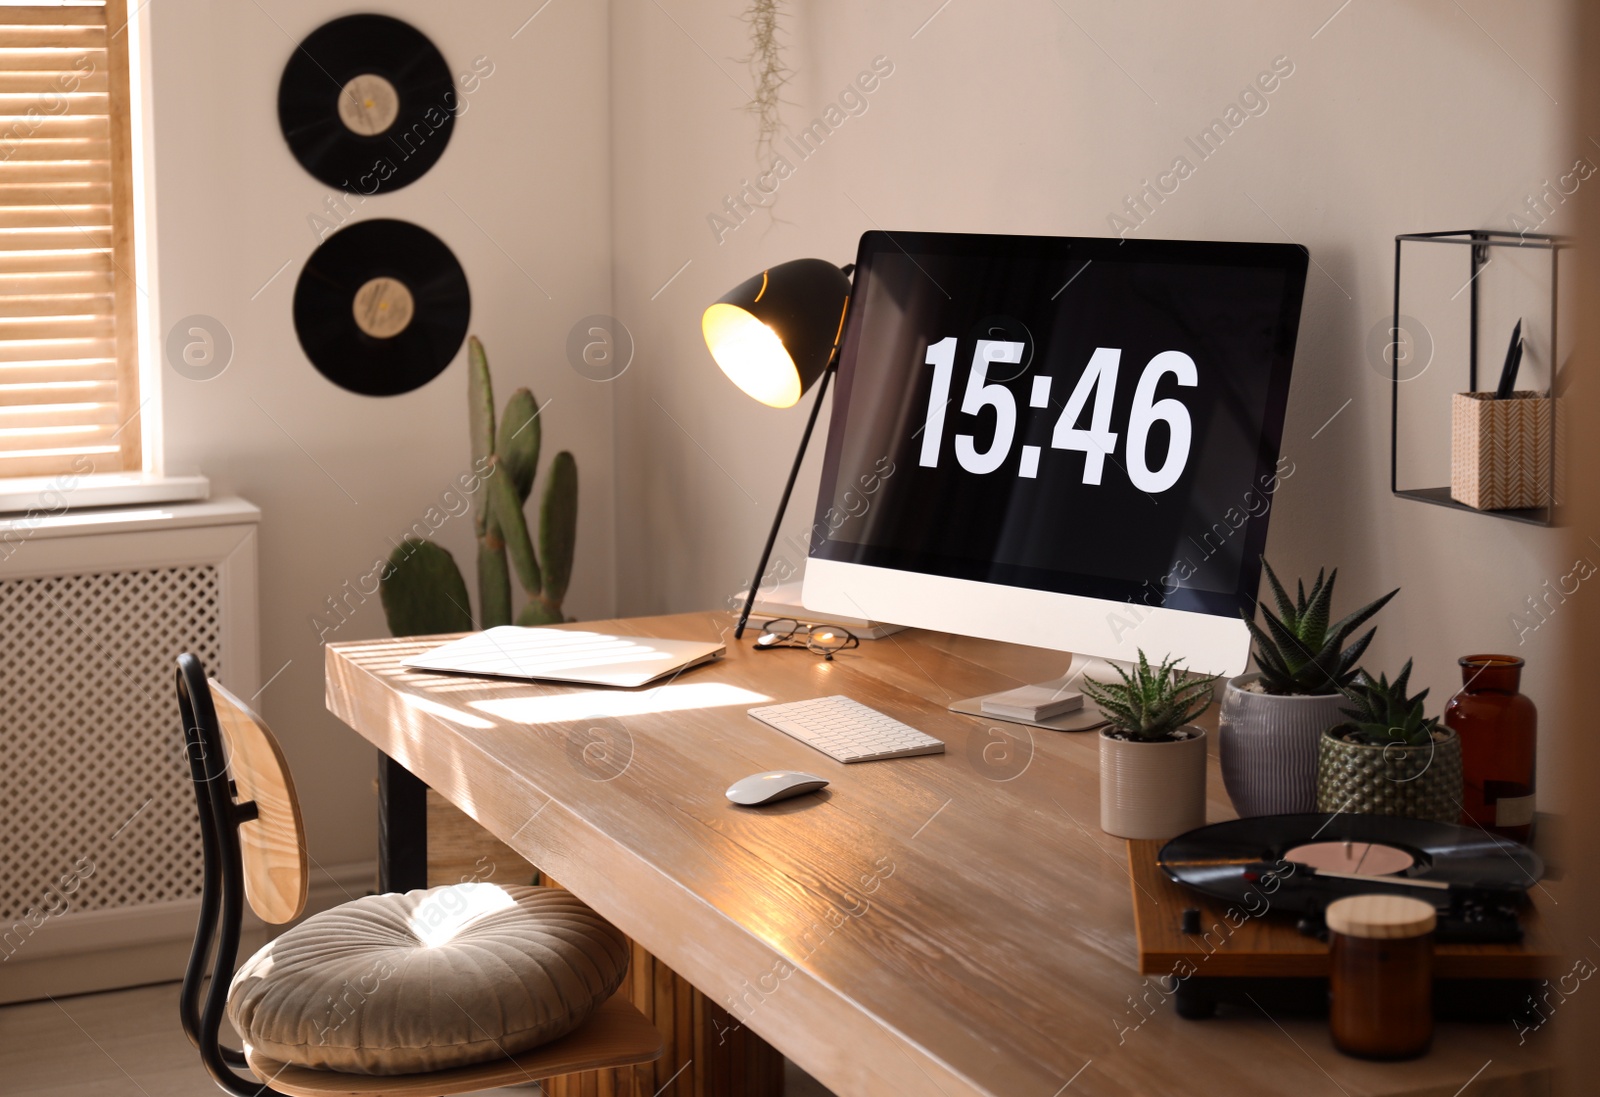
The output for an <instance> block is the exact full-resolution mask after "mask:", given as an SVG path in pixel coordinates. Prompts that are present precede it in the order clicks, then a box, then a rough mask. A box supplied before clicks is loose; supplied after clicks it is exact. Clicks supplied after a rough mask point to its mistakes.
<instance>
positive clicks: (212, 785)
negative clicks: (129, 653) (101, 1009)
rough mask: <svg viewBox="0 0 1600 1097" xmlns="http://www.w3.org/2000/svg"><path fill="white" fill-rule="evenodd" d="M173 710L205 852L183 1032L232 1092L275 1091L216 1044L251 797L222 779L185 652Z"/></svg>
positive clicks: (236, 928) (241, 903)
mask: <svg viewBox="0 0 1600 1097" xmlns="http://www.w3.org/2000/svg"><path fill="white" fill-rule="evenodd" d="M178 710H179V712H180V714H181V715H182V718H183V741H184V750H185V753H186V754H187V756H188V762H189V775H190V778H191V780H192V781H193V782H194V795H195V802H196V806H197V807H198V809H199V814H200V839H201V847H202V850H203V852H204V858H205V875H204V880H203V883H202V885H201V892H200V920H199V924H198V925H197V926H196V927H195V934H194V947H193V949H192V950H191V951H190V953H189V965H188V967H187V969H186V970H185V971H184V973H183V991H182V994H181V996H180V997H179V1000H178V1012H179V1015H180V1017H181V1018H182V1021H183V1033H184V1035H185V1036H187V1037H188V1038H189V1042H190V1043H191V1044H193V1045H194V1046H195V1047H196V1048H198V1049H199V1051H200V1061H201V1062H202V1063H203V1064H204V1065H205V1068H206V1073H208V1074H210V1075H211V1078H212V1080H213V1081H215V1082H216V1083H217V1085H218V1086H219V1087H221V1088H222V1090H223V1092H225V1093H231V1094H235V1095H236V1097H266V1095H271V1094H276V1093H278V1091H277V1090H275V1089H272V1088H271V1087H269V1086H267V1085H265V1084H264V1083H262V1082H260V1081H259V1080H257V1079H256V1078H254V1077H253V1076H246V1075H241V1074H239V1073H238V1072H237V1071H238V1069H239V1068H243V1069H245V1070H248V1069H249V1068H248V1066H247V1065H246V1063H245V1057H244V1053H243V1052H240V1051H235V1050H234V1049H232V1048H229V1047H224V1046H223V1044H222V1041H221V1036H220V1033H221V1029H222V1019H223V1016H224V1015H225V1013H226V1011H227V1006H228V986H229V984H230V983H232V982H233V975H234V971H235V969H236V968H237V966H238V959H239V935H240V929H241V926H242V925H243V922H244V907H245V895H244V863H243V859H242V857H241V855H240V851H239V825H240V824H241V823H246V822H249V821H250V820H251V819H254V818H256V815H257V809H256V805H255V802H254V801H246V802H244V803H239V802H237V795H238V790H237V788H236V787H235V786H234V783H233V782H232V781H231V780H230V779H229V778H228V762H227V749H226V744H225V743H224V741H223V738H222V726H221V724H220V722H219V721H218V719H217V710H216V706H215V705H214V704H212V701H211V687H210V685H209V684H208V683H207V681H206V672H205V667H204V666H202V665H201V663H200V660H199V659H197V658H195V657H194V656H193V655H189V654H184V655H180V656H178ZM213 944H214V945H215V946H216V947H215V956H214V958H213V959H212V964H211V986H210V987H209V988H207V989H206V993H205V1002H204V1004H203V1005H202V1003H201V993H200V992H201V984H202V982H203V981H204V979H205V975H206V957H207V955H208V954H210V953H211V952H212V946H213Z"/></svg>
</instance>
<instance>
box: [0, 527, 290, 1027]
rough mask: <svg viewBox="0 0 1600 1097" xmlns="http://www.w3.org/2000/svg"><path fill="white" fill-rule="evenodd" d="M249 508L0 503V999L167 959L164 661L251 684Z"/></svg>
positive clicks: (189, 913)
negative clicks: (3, 506)
mask: <svg viewBox="0 0 1600 1097" xmlns="http://www.w3.org/2000/svg"><path fill="white" fill-rule="evenodd" d="M259 518H260V513H259V511H257V510H256V508H255V507H253V506H251V505H250V504H248V503H245V502H242V501H240V500H220V501H216V502H207V503H195V504H183V505H176V506H169V507H148V508H139V509H129V510H124V511H114V510H113V511H81V512H76V513H74V512H66V513H63V514H61V515H60V516H59V517H55V518H44V517H41V516H39V515H35V516H34V517H33V518H32V519H28V518H19V519H16V520H11V521H0V833H4V834H7V835H9V836H10V837H9V838H8V840H7V843H6V851H5V856H4V858H3V860H0V1001H17V1000H21V999H25V998H33V997H39V996H41V995H43V994H51V995H59V994H70V993H81V992H83V991H86V990H101V989H107V988H110V987H115V986H128V985H133V984H135V983H140V982H148V981H151V980H152V979H161V978H176V977H178V976H179V975H181V973H182V961H183V954H184V952H185V950H186V948H187V942H188V939H189V938H190V937H191V935H192V934H193V932H194V924H195V916H196V913H197V911H198V906H199V903H198V900H199V895H200V878H201V855H200V836H199V830H198V824H197V822H196V817H195V800H194V793H193V791H192V789H191V787H190V783H189V771H188V762H187V760H186V758H185V756H184V750H183V740H182V733H181V729H180V727H179V721H178V716H177V704H176V701H175V700H174V692H173V675H174V660H175V658H176V656H177V655H178V653H179V652H181V651H192V652H194V653H195V654H196V655H198V656H199V657H200V658H201V659H202V660H204V662H205V665H206V668H207V670H208V671H210V672H211V673H212V674H214V675H215V676H216V677H217V678H219V679H220V680H221V681H222V682H224V683H225V684H226V685H228V686H229V687H230V688H231V689H233V690H234V691H235V692H237V693H239V694H240V695H241V696H244V697H250V696H251V695H252V694H254V693H255V691H256V690H257V689H258V688H259V685H258V677H259V667H258V641H257V595H256V524H257V522H258V520H259Z"/></svg>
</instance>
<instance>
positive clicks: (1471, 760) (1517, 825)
mask: <svg viewBox="0 0 1600 1097" xmlns="http://www.w3.org/2000/svg"><path fill="white" fill-rule="evenodd" d="M1460 662H1461V681H1462V687H1461V692H1460V693H1458V694H1456V695H1455V696H1454V697H1452V698H1451V699H1450V702H1449V703H1448V704H1447V705H1445V708H1444V722H1445V724H1446V725H1448V726H1449V727H1450V728H1451V729H1452V730H1454V731H1455V733H1456V735H1457V737H1458V738H1460V740H1461V773H1462V779H1463V780H1462V797H1461V807H1462V812H1461V825H1462V826H1469V827H1470V826H1480V827H1483V828H1484V829H1486V830H1489V831H1492V832H1493V833H1495V834H1499V835H1503V836H1504V837H1506V838H1510V839H1512V840H1513V841H1517V842H1526V841H1528V840H1529V839H1530V838H1531V837H1533V797H1534V766H1535V761H1536V747H1537V737H1538V726H1539V711H1538V709H1536V708H1535V707H1534V704H1533V702H1532V701H1530V700H1528V698H1526V697H1524V696H1523V695H1522V694H1520V693H1518V692H1517V690H1518V687H1519V686H1520V685H1521V682H1522V660H1521V659H1519V658H1517V657H1516V656H1515V655H1465V656H1462V658H1461V660H1460Z"/></svg>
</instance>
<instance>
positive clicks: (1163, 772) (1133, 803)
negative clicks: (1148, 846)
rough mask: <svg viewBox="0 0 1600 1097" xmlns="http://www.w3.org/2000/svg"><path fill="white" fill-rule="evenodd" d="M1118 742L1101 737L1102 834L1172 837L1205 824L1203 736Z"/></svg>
mask: <svg viewBox="0 0 1600 1097" xmlns="http://www.w3.org/2000/svg"><path fill="white" fill-rule="evenodd" d="M1179 731H1180V732H1181V733H1183V734H1184V735H1185V736H1187V737H1186V738H1183V739H1172V740H1156V741H1154V742H1149V741H1144V740H1138V739H1116V738H1113V737H1112V736H1111V735H1108V734H1107V733H1106V732H1105V731H1104V730H1102V731H1101V732H1100V829H1101V830H1103V831H1105V832H1106V833H1107V834H1114V835H1116V836H1117V837H1118V838H1175V837H1177V836H1178V835H1180V834H1182V833H1184V832H1185V831H1190V830H1194V829H1195V828H1196V827H1203V826H1205V824H1206V733H1205V731H1204V730H1203V729H1201V728H1197V727H1183V728H1180V729H1179Z"/></svg>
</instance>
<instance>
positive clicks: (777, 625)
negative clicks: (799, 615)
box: [756, 617, 861, 659]
mask: <svg viewBox="0 0 1600 1097" xmlns="http://www.w3.org/2000/svg"><path fill="white" fill-rule="evenodd" d="M860 646H861V641H860V639H858V638H857V637H856V635H855V633H853V632H851V631H850V630H849V629H842V628H840V627H839V626H837V625H802V624H801V623H800V622H799V621H796V620H795V619H794V618H793V617H779V618H778V619H777V620H775V621H768V622H767V623H766V624H764V625H762V626H761V635H760V636H758V637H756V650H757V651H769V650H771V649H772V648H806V649H807V650H809V651H814V652H816V653H817V654H818V655H820V656H822V657H823V658H824V659H832V658H833V653H834V652H836V651H848V650H849V649H850V648H856V647H860Z"/></svg>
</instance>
